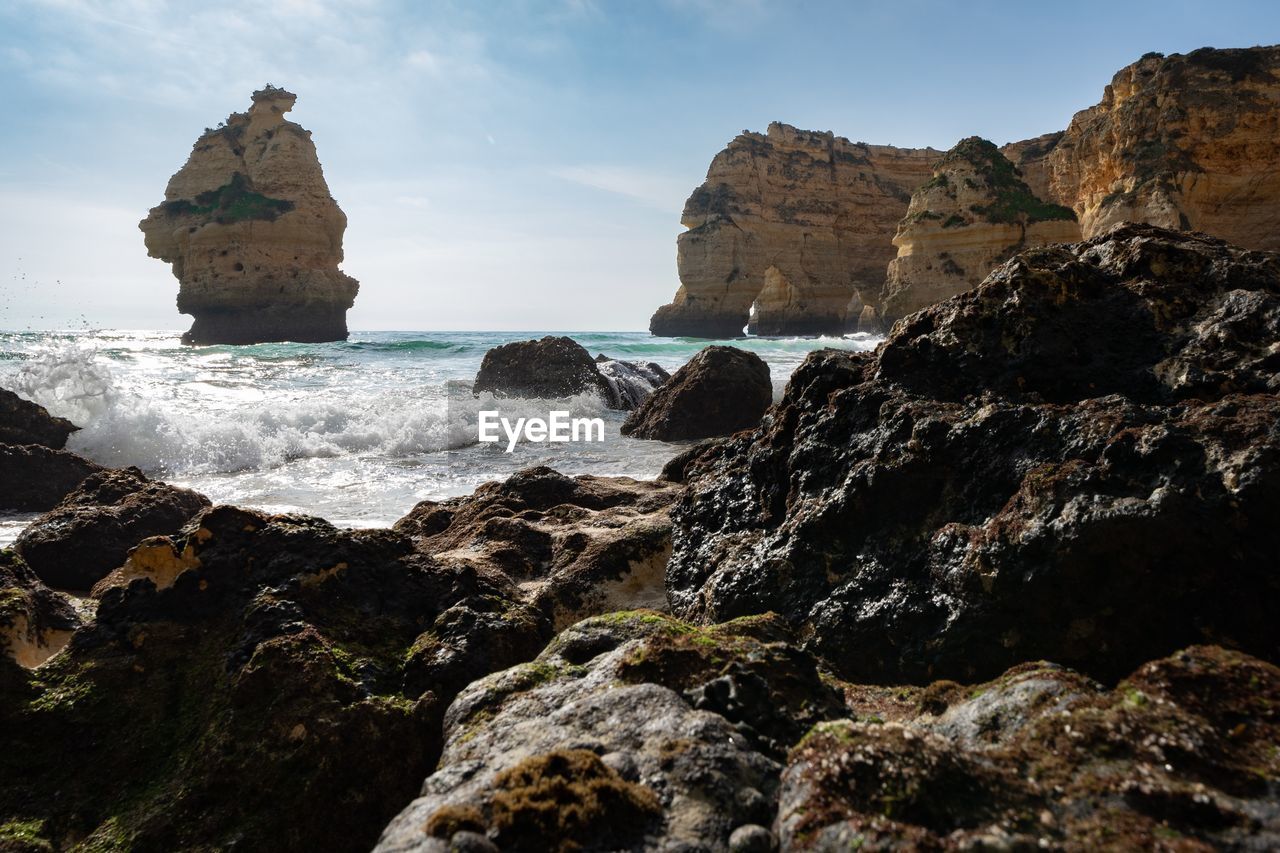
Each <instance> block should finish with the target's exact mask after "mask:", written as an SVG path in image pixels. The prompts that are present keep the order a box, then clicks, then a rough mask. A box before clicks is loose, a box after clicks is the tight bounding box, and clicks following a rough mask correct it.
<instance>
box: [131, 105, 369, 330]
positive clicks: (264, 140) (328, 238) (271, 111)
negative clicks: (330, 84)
mask: <svg viewBox="0 0 1280 853" xmlns="http://www.w3.org/2000/svg"><path fill="white" fill-rule="evenodd" d="M296 100H297V96H296V95H294V94H293V93H291V92H287V91H285V90H284V89H279V88H275V87H272V86H267V87H266V88H264V89H261V90H259V91H257V92H254V93H253V105H252V107H250V109H249V111H248V112H246V113H232V114H231V115H230V116H229V117H228V118H227V120H226V122H225V124H224V125H223V126H220V127H218V128H217V129H211V130H206V131H205V133H204V135H202V136H201V137H200V138H199V139H198V140H197V141H196V144H195V147H194V148H193V149H192V152H191V156H190V157H189V158H188V159H187V162H186V164H185V165H184V166H183V167H182V168H181V169H179V170H178V172H177V174H175V175H174V176H173V177H172V178H170V180H169V185H168V187H167V188H166V189H165V200H164V201H163V202H162V203H161V204H159V205H158V206H156V207H154V208H152V209H151V212H150V213H149V214H148V215H147V218H146V219H144V220H142V222H141V223H139V227H140V228H141V229H142V232H143V234H144V235H145V239H146V245H147V253H148V254H149V255H151V256H152V257H154V258H159V259H161V260H164V261H168V262H169V263H171V264H172V265H173V274H174V275H175V276H176V277H177V279H178V310H179V311H181V312H182V313H184V314H190V315H192V316H193V317H194V318H195V322H194V323H193V324H192V327H191V330H190V331H189V332H187V333H186V335H184V336H183V340H184V342H186V343H191V344H215V343H220V344H250V343H260V342H264V341H285V340H292V341H309V342H310V341H332V340H343V339H345V338H346V337H347V320H346V312H347V309H348V308H350V307H351V305H352V303H353V301H354V300H355V296H356V291H357V290H358V288H359V285H358V283H357V282H356V280H355V279H353V278H351V277H350V276H348V275H345V274H344V273H343V272H342V271H341V270H339V269H338V264H339V263H341V262H342V235H343V232H344V231H345V230H346V227H347V217H346V216H345V215H344V214H343V212H342V211H341V210H340V209H339V208H338V204H337V202H335V201H334V200H333V197H332V196H330V194H329V187H328V185H327V184H326V183H325V179H324V173H323V171H322V170H321V168H320V161H319V159H318V158H317V157H316V148H315V145H314V144H313V143H312V141H311V132H310V131H308V130H305V129H303V128H302V127H301V126H300V125H298V124H295V123H294V122H291V121H288V120H286V119H285V117H284V114H285V113H287V112H288V111H289V110H290V109H292V108H293V104H294V102H295V101H296Z"/></svg>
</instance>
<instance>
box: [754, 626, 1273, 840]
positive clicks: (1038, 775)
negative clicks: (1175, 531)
mask: <svg viewBox="0 0 1280 853" xmlns="http://www.w3.org/2000/svg"><path fill="white" fill-rule="evenodd" d="M1278 701H1280V670H1278V669H1277V668H1276V667H1275V666H1273V665H1271V664H1269V663H1265V662H1263V661H1260V660H1257V659H1255V658H1251V657H1249V656H1248V655H1243V654H1240V653H1238V652H1232V651H1227V650H1224V649H1222V648H1218V647H1212V646H1200V647H1193V648H1189V649H1187V650H1185V651H1182V652H1179V653H1177V654H1175V655H1173V656H1171V657H1168V658H1165V659H1163V660H1157V661H1153V662H1151V663H1148V664H1145V665H1144V666H1142V667H1140V668H1139V669H1138V670H1137V671H1136V672H1134V673H1133V674H1132V675H1130V676H1129V677H1128V678H1127V679H1126V680H1125V681H1123V682H1121V683H1120V684H1119V685H1118V686H1117V687H1116V688H1115V689H1114V690H1105V689H1103V688H1102V687H1101V686H1099V685H1097V684H1095V683H1093V682H1091V681H1089V680H1088V679H1085V678H1081V677H1080V676H1079V675H1076V674H1074V673H1072V672H1070V671H1068V670H1063V669H1061V668H1058V667H1055V666H1052V665H1047V664H1044V663H1039V664H1034V663H1032V664H1025V665H1023V666H1020V667H1017V668H1016V669H1013V670H1011V671H1009V672H1008V673H1006V674H1005V675H1003V676H1001V677H1000V678H999V679H997V680H995V681H992V682H989V683H987V684H981V685H976V686H972V687H966V688H962V687H961V686H960V685H959V684H955V683H953V682H941V683H938V684H935V685H933V686H931V687H930V688H929V689H928V690H926V691H924V692H923V693H922V694H921V695H920V696H919V700H918V705H917V708H916V709H915V710H914V711H912V712H910V713H907V714H904V715H901V717H900V718H899V719H897V720H887V721H882V720H881V718H880V716H879V713H883V711H882V708H883V705H881V706H880V707H876V708H875V712H879V713H875V714H874V716H873V715H866V716H864V717H862V718H861V719H859V720H856V721H855V720H852V719H851V720H845V721H841V722H838V723H826V724H823V725H820V726H818V727H817V728H815V729H814V731H813V732H812V733H811V734H810V735H809V736H808V737H806V738H805V739H804V741H803V742H802V743H801V744H800V746H799V747H797V748H796V749H795V750H794V751H793V752H792V754H791V759H790V762H789V763H788V766H787V768H786V771H785V772H784V773H783V776H782V784H781V793H780V806H779V811H778V817H777V823H776V828H777V829H778V834H779V836H780V839H781V842H782V849H783V850H889V849H893V850H899V849H909V850H1037V849H1039V850H1044V849H1049V850H1104V849H1105V850H1156V849H1186V850H1269V849H1275V848H1276V847H1277V846H1278V845H1280V812H1278V811H1277V805H1278V803H1277V798H1276V793H1275V786H1274V782H1273V781H1272V780H1274V779H1275V778H1276V777H1277V775H1278V774H1280V753H1277V751H1276V750H1275V749H1274V748H1273V747H1274V744H1275V742H1276V738H1277V737H1280V721H1278V720H1277V716H1276V713H1275V710H1274V709H1275V707H1276V703H1277V702H1278ZM895 716H896V715H895Z"/></svg>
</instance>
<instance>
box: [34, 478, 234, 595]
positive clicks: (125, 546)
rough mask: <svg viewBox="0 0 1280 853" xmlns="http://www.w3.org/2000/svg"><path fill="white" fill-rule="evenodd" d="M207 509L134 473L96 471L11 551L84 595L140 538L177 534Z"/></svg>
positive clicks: (199, 499) (191, 495) (51, 580)
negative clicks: (195, 516)
mask: <svg viewBox="0 0 1280 853" xmlns="http://www.w3.org/2000/svg"><path fill="white" fill-rule="evenodd" d="M208 506H209V500H208V498H206V497H204V496H203V495H200V494H197V493H195V492H193V491H191V490H190V489H180V488H176V487H174V486H170V485H168V484H166V483H161V482H158V481H155V480H150V479H148V478H147V477H146V476H145V475H144V474H143V473H142V472H141V471H139V470H138V469H137V468H127V469H121V470H106V471H100V472H97V473H94V474H92V475H91V476H89V477H88V478H86V479H85V480H84V481H83V482H82V483H80V485H79V486H78V487H77V488H76V489H75V491H73V492H71V493H70V494H68V495H67V496H66V497H65V498H64V499H63V500H62V501H61V502H60V503H59V504H58V505H57V506H56V507H54V508H53V509H52V510H50V511H49V512H47V513H46V514H45V515H43V516H41V517H40V518H38V519H36V520H35V521H33V522H32V523H31V524H30V525H29V526H28V527H27V528H26V529H25V530H24V531H22V533H21V535H19V536H18V539H17V541H16V542H14V547H15V548H16V549H17V551H18V553H19V554H21V555H22V557H23V559H24V560H26V562H27V563H28V565H30V566H31V568H32V569H33V570H34V571H35V573H36V574H37V575H38V576H39V577H40V579H41V580H43V581H44V582H45V583H47V584H49V585H50V586H53V587H56V588H59V589H74V590H88V589H89V588H90V587H92V586H93V585H94V584H95V583H97V582H98V581H99V580H101V579H102V578H103V577H105V576H106V575H107V574H108V573H109V572H111V571H112V570H113V569H116V568H118V567H119V566H121V565H123V564H124V562H125V558H126V557H127V556H128V554H129V551H130V550H131V549H132V548H133V547H134V546H135V545H137V544H138V543H139V542H141V541H142V540H143V539H145V538H147V537H148V536H159V535H169V534H176V533H177V532H178V531H179V529H181V528H182V526H183V525H184V524H186V523H187V522H188V521H190V520H191V518H192V517H193V516H194V515H196V513H198V512H200V511H201V510H203V509H205V508H207V507H208Z"/></svg>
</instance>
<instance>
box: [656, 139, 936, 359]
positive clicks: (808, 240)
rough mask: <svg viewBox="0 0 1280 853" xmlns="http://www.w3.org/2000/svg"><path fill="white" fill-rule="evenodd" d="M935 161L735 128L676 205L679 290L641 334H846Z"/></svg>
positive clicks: (868, 301)
mask: <svg viewBox="0 0 1280 853" xmlns="http://www.w3.org/2000/svg"><path fill="white" fill-rule="evenodd" d="M941 154H942V152H940V151H936V150H934V149H932V148H926V149H904V148H894V147H892V146H886V145H866V144H864V143H861V142H858V143H854V142H850V141H849V140H847V139H844V138H842V137H838V136H835V135H834V134H832V133H830V132H827V133H820V132H814V131H807V130H797V129H796V128H794V127H790V126H788V125H785V124H779V123H777V122H775V123H773V124H771V125H769V130H768V132H767V133H763V134H761V133H750V132H744V133H743V134H741V135H740V136H738V137H737V138H736V139H734V140H733V141H732V142H730V143H729V145H728V147H727V148H725V149H724V150H723V151H721V152H720V153H719V154H717V155H716V158H715V159H714V160H713V161H712V162H711V167H710V168H709V169H708V170H707V179H706V181H705V182H704V183H703V184H702V185H701V186H699V187H698V188H697V189H696V190H694V191H693V194H692V195H691V196H689V200H688V201H687V202H685V207H684V215H683V216H682V218H681V223H682V224H683V225H684V226H685V227H686V228H688V229H689V230H688V231H686V232H685V233H683V234H681V235H680V237H679V240H678V242H677V248H676V257H677V265H678V268H679V274H680V289H679V290H678V291H677V292H676V296H675V299H674V300H672V302H671V304H669V305H664V306H662V307H661V308H659V309H658V311H657V312H656V313H655V314H654V315H653V319H651V320H650V321H649V329H650V331H651V332H653V334H655V335H688V336H692V337H708V338H728V337H737V336H739V335H741V334H742V331H743V328H744V327H745V326H746V325H747V323H748V318H750V321H751V332H752V333H754V334H761V335H794V334H829V333H837V334H838V333H840V332H842V331H845V330H846V329H850V328H855V327H857V326H858V325H859V323H860V321H861V320H863V318H862V313H863V308H864V307H865V306H868V305H872V304H874V302H875V300H876V299H877V298H878V297H879V294H880V290H881V287H882V286H883V284H884V279H885V268H886V267H887V265H888V263H889V261H890V260H891V259H892V258H893V255H894V250H893V245H892V243H891V242H890V241H891V239H892V237H893V234H894V229H895V228H897V225H898V221H899V220H900V219H901V218H902V217H903V215H904V214H905V213H906V212H907V204H908V202H909V201H910V200H911V192H912V191H913V190H914V189H915V188H916V187H918V186H919V185H920V184H922V183H924V182H925V181H926V180H928V179H929V175H930V173H931V169H932V166H933V164H934V162H935V161H937V159H938V157H939V156H941ZM753 306H754V312H753Z"/></svg>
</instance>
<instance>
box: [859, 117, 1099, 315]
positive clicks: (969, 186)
mask: <svg viewBox="0 0 1280 853" xmlns="http://www.w3.org/2000/svg"><path fill="white" fill-rule="evenodd" d="M1079 239H1080V226H1079V224H1078V223H1077V222H1076V215H1075V213H1074V212H1072V210H1071V208H1069V207H1063V206H1062V205H1058V204H1053V203H1051V202H1046V201H1044V200H1043V199H1041V198H1039V197H1038V196H1037V195H1036V194H1035V193H1034V192H1032V191H1031V188H1030V187H1029V186H1028V185H1027V183H1026V181H1024V180H1023V179H1022V176H1021V174H1019V172H1018V170H1017V169H1016V168H1015V167H1014V165H1013V163H1011V162H1009V160H1008V159H1007V158H1006V157H1005V156H1004V155H1003V154H1001V153H1000V150H999V149H997V148H996V146H995V145H993V144H992V143H990V142H988V141H987V140H985V139H981V138H979V137H976V136H971V137H969V138H968V139H963V140H961V141H960V142H959V143H958V144H957V145H956V146H955V147H954V148H952V149H951V150H950V151H948V152H947V153H946V155H945V156H944V157H943V158H942V159H941V160H939V161H938V164H937V165H936V166H935V167H934V170H933V177H932V178H930V179H929V180H928V181H927V182H925V184H924V185H922V186H921V187H920V188H919V189H918V190H916V192H915V194H914V195H913V196H912V197H911V206H910V207H909V208H908V209H907V215H906V216H905V217H903V219H902V222H901V224H899V226H898V233H897V235H896V236H895V237H894V238H893V245H894V246H896V247H897V249H898V256H897V257H896V258H894V259H893V260H892V261H891V262H890V263H889V273H888V277H887V279H886V281H885V289H884V295H883V298H882V300H881V306H880V313H881V317H882V320H883V322H884V323H885V324H886V325H891V324H892V323H893V322H895V321H896V320H897V319H898V318H900V317H905V316H906V315H907V314H910V313H912V312H914V311H918V310H919V309H921V308H925V307H927V306H929V305H932V304H934V303H935V302H941V301H942V300H944V299H949V298H951V297H952V296H955V295H956V294H958V293H963V292H964V291H966V290H969V289H970V288H973V287H977V286H978V284H980V283H981V282H982V280H983V279H984V278H986V277H987V273H989V272H991V271H992V270H993V269H995V268H996V267H997V266H999V265H1000V264H1002V263H1004V262H1005V261H1006V260H1008V259H1009V258H1010V257H1012V256H1013V255H1014V254H1015V253H1016V252H1018V251H1021V250H1022V249H1025V248H1032V247H1035V246H1043V245H1045V244H1048V243H1073V242H1075V241H1077V240H1079Z"/></svg>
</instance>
